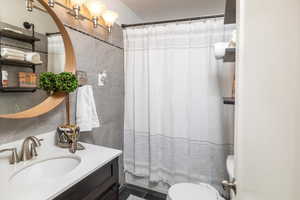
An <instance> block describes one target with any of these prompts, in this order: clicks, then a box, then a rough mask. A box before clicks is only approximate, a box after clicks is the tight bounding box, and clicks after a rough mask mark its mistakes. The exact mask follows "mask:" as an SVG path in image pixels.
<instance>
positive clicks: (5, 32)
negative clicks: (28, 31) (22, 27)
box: [0, 30, 40, 44]
mask: <svg viewBox="0 0 300 200" xmlns="http://www.w3.org/2000/svg"><path fill="white" fill-rule="evenodd" d="M0 36H2V37H7V38H11V39H14V40H18V41H21V42H26V43H30V44H33V43H35V42H37V41H40V39H39V38H36V37H33V36H28V35H25V34H22V33H15V32H13V31H8V30H1V31H0Z"/></svg>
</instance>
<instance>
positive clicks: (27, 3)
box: [26, 0, 33, 12]
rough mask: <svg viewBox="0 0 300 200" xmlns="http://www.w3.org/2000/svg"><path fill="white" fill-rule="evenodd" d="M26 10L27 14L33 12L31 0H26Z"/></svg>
mask: <svg viewBox="0 0 300 200" xmlns="http://www.w3.org/2000/svg"><path fill="white" fill-rule="evenodd" d="M26 10H27V11H29V12H32V11H33V0H26Z"/></svg>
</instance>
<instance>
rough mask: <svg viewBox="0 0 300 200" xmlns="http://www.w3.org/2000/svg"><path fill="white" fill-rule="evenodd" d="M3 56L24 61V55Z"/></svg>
mask: <svg viewBox="0 0 300 200" xmlns="http://www.w3.org/2000/svg"><path fill="white" fill-rule="evenodd" d="M3 58H5V59H7V60H21V61H24V57H21V56H4V57H3Z"/></svg>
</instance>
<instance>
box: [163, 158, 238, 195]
mask: <svg viewBox="0 0 300 200" xmlns="http://www.w3.org/2000/svg"><path fill="white" fill-rule="evenodd" d="M226 168H227V172H228V175H229V179H230V181H232V180H233V178H234V174H233V173H234V157H233V156H232V155H230V156H228V157H227V161H226ZM194 199H195V200H196V199H197V200H225V199H224V198H223V197H221V195H220V194H219V192H218V191H217V190H216V189H215V188H214V187H212V186H211V185H209V184H205V183H197V184H196V183H178V184H175V185H173V186H172V187H171V188H170V189H169V191H168V198H167V200H194Z"/></svg>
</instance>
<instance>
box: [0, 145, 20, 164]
mask: <svg viewBox="0 0 300 200" xmlns="http://www.w3.org/2000/svg"><path fill="white" fill-rule="evenodd" d="M6 151H11V158H10V160H9V163H10V164H11V165H14V164H17V163H18V162H20V159H19V156H18V152H17V148H8V149H2V150H0V153H2V152H6Z"/></svg>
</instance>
